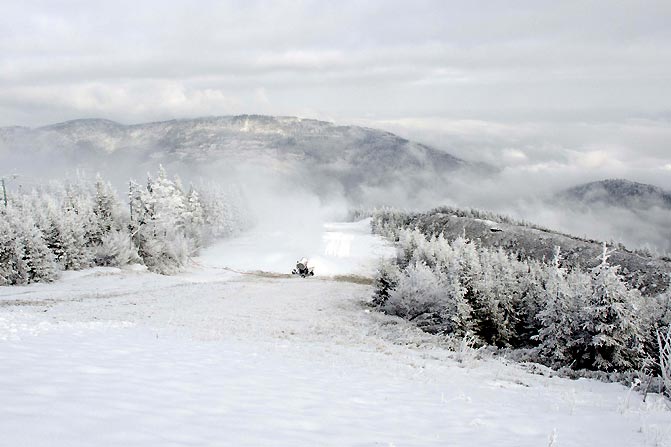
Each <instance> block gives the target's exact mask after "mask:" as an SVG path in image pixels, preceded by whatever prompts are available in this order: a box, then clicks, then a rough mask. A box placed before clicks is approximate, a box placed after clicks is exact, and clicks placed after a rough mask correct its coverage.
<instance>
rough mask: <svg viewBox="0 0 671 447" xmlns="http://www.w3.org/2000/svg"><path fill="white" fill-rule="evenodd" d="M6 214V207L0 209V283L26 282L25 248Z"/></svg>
mask: <svg viewBox="0 0 671 447" xmlns="http://www.w3.org/2000/svg"><path fill="white" fill-rule="evenodd" d="M7 214H8V211H7V209H6V208H2V209H0V285H11V284H27V283H28V280H29V276H28V264H27V263H26V260H25V258H26V254H25V249H24V247H23V243H22V241H21V240H20V239H19V237H18V234H17V232H16V230H15V228H14V226H13V225H12V224H11V222H10V221H9V216H8V215H7Z"/></svg>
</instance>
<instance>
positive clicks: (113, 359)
mask: <svg viewBox="0 0 671 447" xmlns="http://www.w3.org/2000/svg"><path fill="white" fill-rule="evenodd" d="M319 229H321V230H320V231H321V233H319V232H318V231H317V230H319ZM305 230H306V231H307V233H309V234H312V235H317V236H315V237H311V238H308V239H307V240H305V239H303V245H301V246H300V247H299V248H298V249H297V248H295V247H293V244H292V242H293V241H297V240H301V239H300V237H299V236H300V234H298V233H297V234H296V235H286V234H283V233H277V232H276V233H273V232H272V231H270V230H267V229H266V230H257V231H256V233H253V234H250V235H248V236H245V237H240V238H237V239H232V240H230V241H227V242H224V243H222V244H220V245H217V246H214V247H211V248H210V249H208V250H207V251H206V252H205V253H204V254H203V256H202V257H200V258H198V259H196V262H197V264H196V265H194V267H192V268H191V269H190V270H189V271H188V272H185V273H182V274H180V275H177V276H169V277H167V276H159V275H155V274H151V273H146V272H138V271H133V270H120V269H116V268H95V269H89V270H84V271H81V272H74V273H67V274H66V275H65V277H64V279H62V280H60V281H58V282H56V283H52V284H33V285H30V286H22V287H2V288H0V304H1V306H0V381H1V382H2V384H3V386H2V387H0V402H1V404H0V432H1V433H2V440H3V443H6V444H7V445H17V446H18V445H30V446H35V447H40V446H68V447H71V446H88V445H120V444H123V445H126V446H150V445H219V446H259V445H264V446H285V445H292V446H303V445H304V446H314V445H321V446H343V445H360V446H374V445H384V446H391V445H395V446H445V445H454V446H482V445H501V446H538V445H541V446H546V445H552V446H583V445H590V446H620V445H621V446H653V445H656V446H664V445H670V444H669V443H670V442H671V432H670V431H669V427H671V411H669V409H668V408H667V407H666V405H665V404H664V403H663V401H662V400H660V398H659V396H656V395H649V396H648V398H647V400H646V402H643V401H642V398H641V395H639V394H638V393H636V392H630V391H629V390H628V389H627V388H626V387H623V386H621V385H617V384H605V383H600V382H595V381H592V380H584V379H581V380H577V381H571V380H566V379H561V378H557V377H552V373H551V372H550V371H549V370H545V369H541V368H539V367H536V368H530V367H528V366H523V365H516V364H509V363H508V362H506V361H505V360H503V359H491V358H487V356H486V355H484V357H483V358H481V357H482V356H483V354H482V353H480V354H478V353H476V352H474V351H472V350H469V349H464V350H462V351H461V352H457V353H455V352H453V351H449V350H447V349H445V348H444V347H443V346H442V342H441V339H440V338H438V337H434V336H430V335H427V334H424V333H422V332H420V331H419V330H417V329H415V328H414V327H413V326H412V325H410V324H408V323H405V322H404V321H402V320H400V319H398V318H394V317H390V316H386V315H383V314H380V313H377V312H375V311H373V310H372V309H371V308H370V306H369V304H368V303H369V301H370V296H371V293H372V288H371V287H370V286H368V285H365V284H360V283H358V282H347V281H346V279H347V278H348V277H349V278H356V276H353V275H367V274H370V272H371V268H372V265H373V263H374V262H375V259H376V258H377V257H378V256H385V254H386V255H389V254H390V253H391V252H392V251H391V248H390V247H388V246H387V245H386V243H385V242H384V241H383V240H381V239H378V238H376V237H374V236H372V235H370V234H368V232H367V222H360V223H358V224H338V225H333V224H328V225H326V226H323V227H322V226H321V225H320V226H319V227H314V228H312V227H311V228H306V229H305ZM287 238H288V240H287ZM299 249H300V250H301V251H300V252H299V251H298V250H299ZM301 255H310V256H311V257H312V258H313V259H317V260H318V261H319V262H318V266H320V267H319V270H318V274H319V275H318V276H317V277H315V278H311V279H300V278H290V277H283V276H279V275H278V274H282V273H285V272H287V271H288V270H289V269H290V268H291V267H292V262H293V260H294V259H295V258H296V257H297V256H301ZM287 264H288V265H287ZM259 270H265V271H266V273H254V271H259ZM236 271H240V272H242V273H236ZM245 271H247V272H249V271H251V274H250V273H244V272H245ZM272 272H274V273H275V274H272ZM334 274H339V275H346V276H344V277H343V276H341V277H339V278H334V277H332V276H331V275H334ZM347 275H349V276H347ZM336 279H339V280H336ZM532 369H535V370H536V371H537V372H539V373H542V374H531V373H530V372H528V371H527V370H532Z"/></svg>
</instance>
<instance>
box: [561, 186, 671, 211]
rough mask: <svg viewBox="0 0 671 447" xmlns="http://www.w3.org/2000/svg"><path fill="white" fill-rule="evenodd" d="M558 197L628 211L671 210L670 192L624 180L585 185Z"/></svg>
mask: <svg viewBox="0 0 671 447" xmlns="http://www.w3.org/2000/svg"><path fill="white" fill-rule="evenodd" d="M558 197H559V198H560V199H562V200H565V201H572V202H576V203H579V204H582V205H607V206H614V207H619V208H627V209H648V208H652V207H654V206H657V207H660V208H666V209H671V193H670V192H667V191H665V190H663V189H662V188H659V187H657V186H653V185H648V184H645V183H637V182H632V181H629V180H624V179H608V180H601V181H597V182H590V183H585V184H582V185H578V186H574V187H572V188H569V189H566V190H564V191H562V192H561V193H560V194H559V196H558Z"/></svg>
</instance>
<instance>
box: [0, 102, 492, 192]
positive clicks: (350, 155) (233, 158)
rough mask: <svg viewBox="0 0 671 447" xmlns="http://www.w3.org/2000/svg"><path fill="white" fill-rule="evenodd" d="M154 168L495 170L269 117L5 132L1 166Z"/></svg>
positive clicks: (434, 174)
mask: <svg viewBox="0 0 671 447" xmlns="http://www.w3.org/2000/svg"><path fill="white" fill-rule="evenodd" d="M40 158H43V159H44V158H46V159H49V158H53V163H56V164H63V165H64V166H68V165H75V164H76V165H84V166H89V167H90V168H92V169H93V170H100V169H103V170H104V169H105V168H106V167H110V166H120V167H131V168H132V169H136V170H138V171H139V169H140V168H142V169H143V170H144V171H145V172H146V170H154V169H155V168H156V165H157V164H158V163H162V164H164V165H165V166H166V167H167V168H168V169H169V170H170V168H171V167H174V168H175V169H173V170H175V171H180V170H181V171H189V170H190V171H195V172H199V171H212V170H213V169H222V170H223V171H225V170H226V169H230V168H231V166H236V165H241V164H245V165H247V166H254V167H257V168H259V169H261V168H262V169H266V170H269V171H272V172H277V173H285V174H291V175H293V176H294V177H295V178H298V179H301V181H304V182H305V183H307V185H308V186H309V187H311V188H324V189H329V188H336V189H341V190H342V191H344V193H346V194H347V195H348V196H357V194H360V193H361V191H363V190H365V189H366V188H371V187H373V188H379V187H384V186H385V185H387V184H391V183H394V182H395V181H403V182H407V183H408V184H411V185H414V186H415V187H417V188H421V187H425V186H429V185H431V184H432V183H436V182H437V181H438V180H441V179H444V177H445V176H446V175H449V174H450V173H451V172H454V171H457V170H462V169H473V170H477V171H483V170H484V171H487V170H493V168H492V167H490V166H487V165H484V164H479V163H470V162H467V161H465V160H462V159H460V158H457V157H455V156H453V155H451V154H449V153H447V152H444V151H440V150H437V149H434V148H432V147H430V146H427V145H424V144H420V143H415V142H412V141H408V140H406V139H404V138H401V137H399V136H397V135H394V134H392V133H389V132H385V131H380V130H375V129H370V128H365V127H359V126H341V125H335V124H333V123H328V122H324V121H318V120H313V119H303V118H295V117H281V116H278V117H275V116H262V115H239V116H221V117H207V118H194V119H179V120H170V121H162V122H152V123H144V124H132V125H124V124H119V123H117V122H114V121H110V120H104V119H81V120H74V121H67V122H63V123H57V124H52V125H48V126H44V127H39V128H35V129H31V128H25V127H11V128H0V161H4V162H5V163H7V161H9V162H10V163H12V162H13V163H16V164H17V165H25V164H26V163H30V160H38V159H40Z"/></svg>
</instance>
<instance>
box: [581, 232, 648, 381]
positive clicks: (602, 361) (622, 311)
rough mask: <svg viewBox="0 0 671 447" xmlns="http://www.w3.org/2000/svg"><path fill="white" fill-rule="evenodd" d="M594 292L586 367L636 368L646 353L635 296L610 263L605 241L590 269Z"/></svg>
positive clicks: (588, 311) (588, 312)
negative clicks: (601, 252)
mask: <svg viewBox="0 0 671 447" xmlns="http://www.w3.org/2000/svg"><path fill="white" fill-rule="evenodd" d="M591 286H592V287H591V289H592V290H591V295H590V296H589V297H588V306H587V307H586V318H585V319H584V321H585V329H586V330H587V333H588V334H589V336H590V339H589V344H588V346H587V353H586V354H587V356H586V360H587V361H588V365H585V366H587V367H591V368H596V369H598V370H602V371H626V370H630V369H637V368H638V366H639V364H640V362H641V360H642V356H643V349H642V344H641V339H642V333H641V332H642V331H641V327H640V324H639V323H640V322H639V321H638V319H637V318H636V314H635V311H634V309H633V306H632V301H633V298H632V295H633V293H634V292H632V291H630V290H629V289H628V288H627V286H626V284H625V282H624V281H623V279H622V277H621V276H620V274H619V272H618V266H613V265H611V264H610V263H609V262H608V249H607V247H606V245H605V244H604V248H603V255H602V258H601V263H600V264H599V265H598V266H596V267H595V268H594V269H592V272H591Z"/></svg>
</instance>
